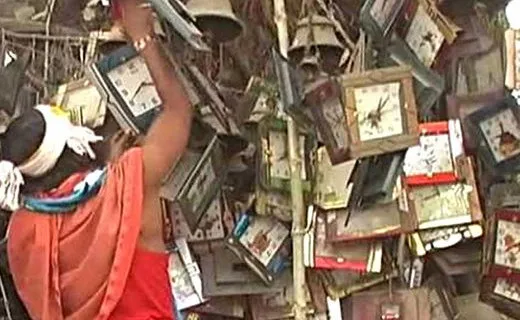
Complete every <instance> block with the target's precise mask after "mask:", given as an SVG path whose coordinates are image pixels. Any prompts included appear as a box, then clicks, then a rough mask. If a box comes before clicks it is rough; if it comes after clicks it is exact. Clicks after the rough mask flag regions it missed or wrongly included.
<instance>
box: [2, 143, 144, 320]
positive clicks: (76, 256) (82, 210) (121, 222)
mask: <svg viewBox="0 0 520 320" xmlns="http://www.w3.org/2000/svg"><path fill="white" fill-rule="evenodd" d="M83 177H84V175H79V174H78V175H74V176H72V177H70V178H69V179H68V180H67V181H65V182H64V183H63V184H62V185H61V186H60V187H59V188H57V189H56V190H53V191H52V192H50V193H49V196H56V197H58V196H63V195H65V194H68V193H70V192H71V190H72V188H73V187H74V185H75V184H76V183H78V182H79V181H81V180H82V179H83ZM142 204H143V161H142V150H141V149H140V148H133V149H131V150H129V151H127V152H126V153H125V154H124V155H123V156H122V157H121V158H120V159H119V160H118V161H117V162H115V163H114V164H111V165H110V166H109V167H108V173H107V179H106V181H105V184H104V185H103V187H102V188H101V190H100V192H99V193H98V195H97V196H96V197H94V198H92V199H90V200H89V201H87V202H86V203H84V204H82V205H80V206H79V207H78V208H77V209H76V210H75V211H74V212H71V213H66V214H57V215H49V214H39V213H34V212H28V211H26V210H20V211H18V212H15V213H14V214H13V216H12V218H11V222H10V227H9V239H8V255H9V257H8V258H9V265H10V269H11V272H12V274H13V278H14V283H15V285H16V288H17V290H18V293H19V294H20V297H21V299H22V301H23V302H24V304H25V306H26V307H27V310H28V312H29V314H30V316H31V318H32V319H42V320H62V319H64V320H65V319H66V320H92V319H96V320H102V319H107V317H108V316H109V315H110V313H111V312H112V310H113V309H114V307H115V306H116V304H117V302H118V301H119V299H120V297H121V294H122V292H123V289H124V287H125V283H126V279H127V276H128V273H129V270H130V265H131V261H132V258H133V255H134V251H135V248H136V246H137V241H138V238H139V231H140V227H141V213H142Z"/></svg>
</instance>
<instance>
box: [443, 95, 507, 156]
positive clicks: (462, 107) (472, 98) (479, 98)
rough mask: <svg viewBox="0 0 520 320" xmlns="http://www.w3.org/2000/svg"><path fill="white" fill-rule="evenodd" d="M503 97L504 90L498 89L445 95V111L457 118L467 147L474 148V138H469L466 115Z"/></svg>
mask: <svg viewBox="0 0 520 320" xmlns="http://www.w3.org/2000/svg"><path fill="white" fill-rule="evenodd" d="M503 98H504V90H503V89H499V90H497V91H492V92H488V93H483V94H479V93H472V94H467V95H447V96H446V111H447V116H448V118H449V119H459V120H460V122H461V125H462V133H463V135H464V139H463V140H464V145H465V147H466V148H467V149H471V150H473V149H475V148H476V146H475V145H474V141H473V140H474V139H472V138H471V128H470V127H468V126H469V125H470V124H469V123H468V119H467V117H468V116H469V115H470V114H471V113H473V112H475V111H477V110H480V109H482V108H483V107H485V106H489V105H492V104H494V103H496V102H498V101H501V100H502V99H503Z"/></svg>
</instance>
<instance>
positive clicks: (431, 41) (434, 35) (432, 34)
mask: <svg viewBox="0 0 520 320" xmlns="http://www.w3.org/2000/svg"><path fill="white" fill-rule="evenodd" d="M405 41H406V43H408V45H409V46H410V48H411V49H412V51H413V52H414V53H415V54H416V55H417V57H418V58H419V59H420V60H421V61H422V62H423V63H424V65H425V66H427V67H431V65H432V64H433V61H434V60H435V57H436V56H437V53H438V52H439V50H440V48H441V46H442V43H443V42H444V35H443V34H442V32H441V30H440V29H439V27H438V26H437V25H436V24H435V22H434V21H433V19H432V18H431V17H430V16H429V15H428V13H427V12H426V10H425V9H424V8H423V6H421V5H419V6H418V7H417V11H416V13H415V16H414V17H413V19H412V23H411V24H410V28H409V29H408V32H407V34H406V37H405Z"/></svg>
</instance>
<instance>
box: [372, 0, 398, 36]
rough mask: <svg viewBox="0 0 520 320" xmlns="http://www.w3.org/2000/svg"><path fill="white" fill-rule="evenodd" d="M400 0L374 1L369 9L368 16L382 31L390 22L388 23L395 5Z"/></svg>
mask: <svg viewBox="0 0 520 320" xmlns="http://www.w3.org/2000/svg"><path fill="white" fill-rule="evenodd" d="M400 1H401V0H375V1H374V4H373V5H372V8H370V15H371V16H372V18H374V20H375V21H376V22H377V24H378V25H379V27H380V28H381V29H382V30H383V32H384V31H386V28H387V27H388V26H389V24H390V23H391V22H392V21H390V19H391V16H392V14H394V10H396V5H397V4H398V2H400Z"/></svg>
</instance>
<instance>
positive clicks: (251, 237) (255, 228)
mask: <svg viewBox="0 0 520 320" xmlns="http://www.w3.org/2000/svg"><path fill="white" fill-rule="evenodd" d="M288 236H289V230H287V228H285V226H284V225H283V224H281V223H279V222H278V221H277V220H276V219H271V218H255V219H252V221H251V224H250V225H249V226H248V227H247V229H246V231H245V232H244V233H243V234H242V236H241V237H240V243H242V245H244V247H246V248H247V249H248V250H249V251H250V252H251V253H252V254H253V256H254V257H255V258H257V259H258V260H259V261H260V262H261V263H262V264H263V265H264V266H267V265H268V264H269V262H270V261H271V259H272V258H273V257H274V255H275V254H276V253H277V252H278V249H280V247H281V246H282V244H283V242H284V240H285V239H286V238H287V237H288Z"/></svg>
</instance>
